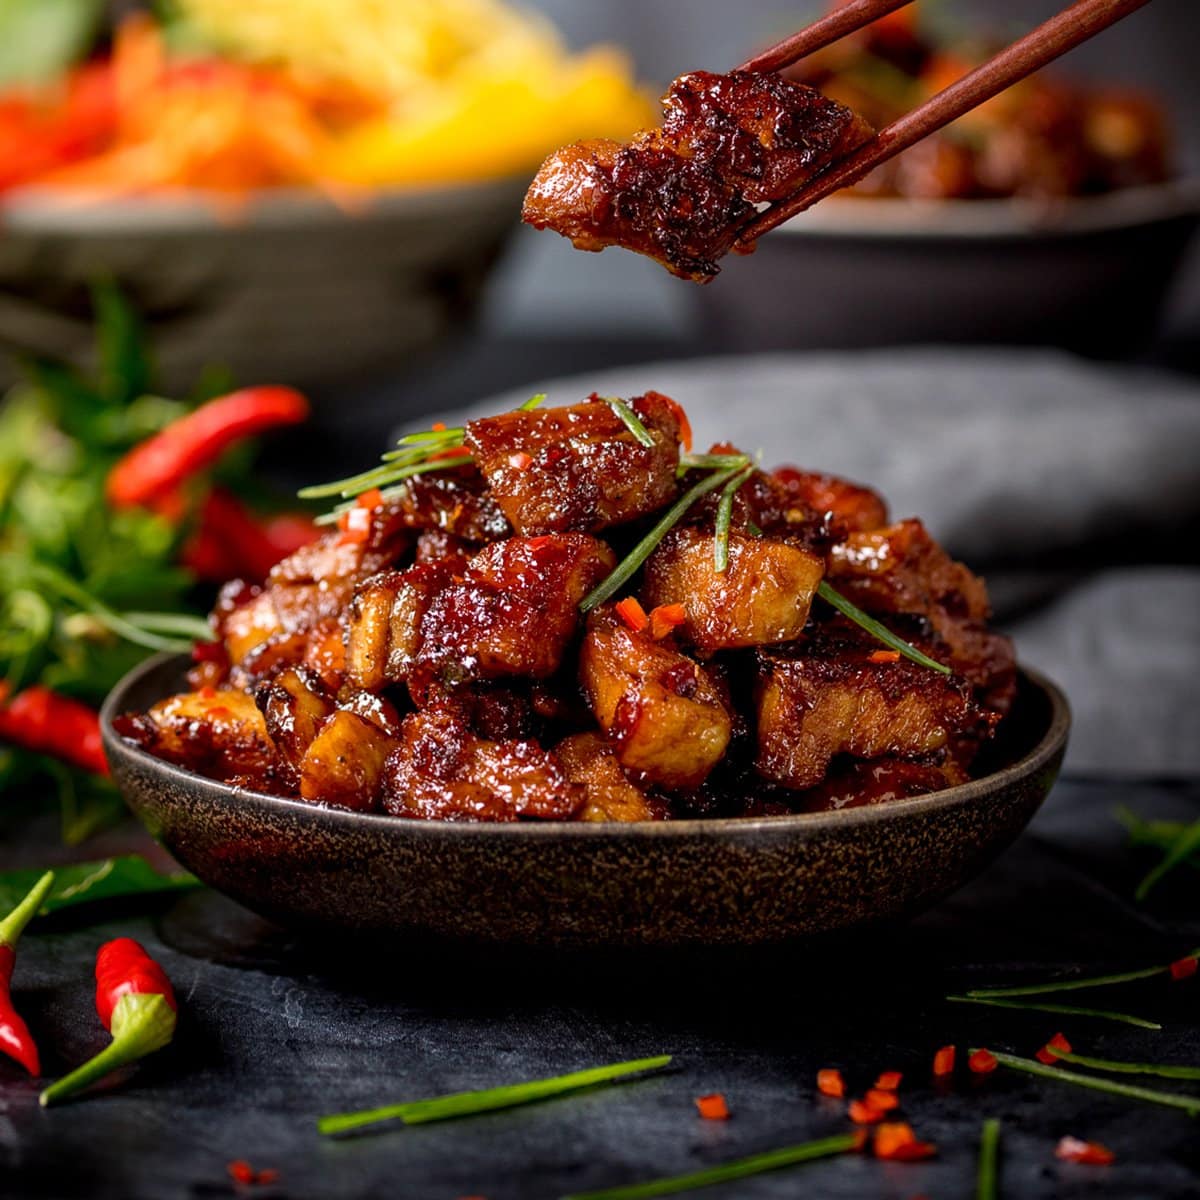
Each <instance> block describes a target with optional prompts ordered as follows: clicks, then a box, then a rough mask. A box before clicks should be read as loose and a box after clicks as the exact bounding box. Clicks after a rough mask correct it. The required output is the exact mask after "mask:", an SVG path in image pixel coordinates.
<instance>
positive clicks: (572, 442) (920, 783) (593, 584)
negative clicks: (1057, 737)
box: [115, 392, 1015, 821]
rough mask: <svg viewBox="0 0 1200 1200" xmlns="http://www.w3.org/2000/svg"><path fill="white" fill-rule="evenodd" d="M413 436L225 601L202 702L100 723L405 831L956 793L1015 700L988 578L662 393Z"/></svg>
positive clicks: (194, 674)
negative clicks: (740, 442) (308, 536)
mask: <svg viewBox="0 0 1200 1200" xmlns="http://www.w3.org/2000/svg"><path fill="white" fill-rule="evenodd" d="M541 399H542V398H541V397H535V399H534V400H533V401H531V402H530V403H529V404H527V405H524V406H522V407H521V408H520V409H517V410H515V411H511V412H506V413H501V414H499V415H496V416H491V417H486V418H482V419H479V420H474V421H471V422H469V423H467V424H466V425H465V426H463V427H456V428H446V427H444V426H442V425H436V426H434V428H433V429H431V430H429V431H428V432H425V433H418V434H412V435H409V436H408V437H406V438H404V439H402V440H401V442H400V444H399V445H398V447H397V448H396V449H395V450H393V451H391V452H390V453H388V454H387V455H385V456H384V459H383V462H382V463H381V465H380V466H378V467H376V468H374V469H372V470H370V471H367V472H364V473H363V474H361V475H359V476H356V477H354V478H352V479H348V480H341V481H339V482H337V483H333V484H329V485H324V486H322V487H318V488H313V489H309V494H311V495H324V496H341V497H343V498H344V500H343V502H342V503H340V504H339V505H338V507H337V508H336V509H335V510H334V512H333V513H331V514H330V516H329V518H328V522H329V524H330V525H332V528H330V529H329V530H328V532H327V533H325V535H324V536H323V537H321V538H320V539H319V540H318V541H316V542H315V543H313V544H312V545H310V546H307V547H305V548H304V549H302V550H300V551H298V552H297V553H295V554H293V555H292V556H291V557H288V558H285V559H284V560H283V561H281V562H280V563H278V564H277V565H276V566H275V568H274V569H273V570H272V571H271V573H270V575H269V577H268V578H267V580H266V582H265V583H264V584H262V585H261V586H260V585H253V584H249V583H247V582H244V581H241V580H233V581H231V582H229V583H228V584H227V585H226V586H225V588H224V589H223V591H222V593H221V595H220V598H219V600H218V603H217V605H216V608H215V610H214V612H213V613H212V616H211V624H212V629H213V632H214V640H213V642H212V643H211V644H207V645H201V646H199V647H197V650H196V653H195V661H194V663H193V666H192V669H191V671H190V674H189V682H190V685H191V689H192V690H190V691H188V692H185V693H182V694H180V695H175V696H172V697H169V698H167V699H165V700H162V701H161V702H159V703H156V704H154V705H153V706H152V707H151V708H150V709H149V711H147V712H141V713H129V714H126V715H124V716H122V717H120V718H118V719H117V721H116V723H115V728H116V729H117V731H118V732H119V733H120V735H121V736H122V737H124V738H125V739H127V740H128V741H130V742H131V743H133V744H136V745H138V746H141V747H143V748H144V749H145V750H147V751H149V752H150V753H151V754H154V755H156V756H158V757H160V758H162V759H165V760H167V761H169V762H172V763H176V764H178V765H181V766H183V767H185V768H188V769H190V770H192V771H195V772H198V773H200V774H202V775H205V776H208V777H210V778H213V779H218V780H221V781H224V782H228V783H231V784H234V785H236V786H239V787H243V788H246V789H250V790H254V791H259V792H267V793H272V794H275V795H279V796H286V797H293V798H296V797H298V798H300V799H301V800H304V801H308V802H311V803H314V804H323V805H333V806H338V807H343V808H348V809H354V810H359V811H367V812H379V811H382V812H386V813H390V814H393V815H395V816H401V817H419V818H428V819H441V820H456V821H463V820H467V821H514V820H520V819H541V820H546V819H551V820H563V821H568V820H570V821H576V820H583V821H605V820H612V821H640V820H656V819H664V818H671V817H682V816H742V815H764V814H765V815H771V814H784V813H791V812H799V811H814V810H816V811H819V810H828V809H837V808H842V807H845V806H848V805H863V804H874V803H880V802H883V801H887V800H891V799H896V798H903V797H909V796H914V795H920V794H922V793H926V792H931V791H935V790H938V789H940V788H944V787H947V786H951V785H954V784H958V783H961V782H963V781H965V780H967V779H968V778H970V774H971V769H972V764H973V763H974V762H975V761H976V759H977V757H978V755H979V752H980V750H981V748H982V747H983V746H984V745H985V744H986V743H987V742H988V741H989V739H991V738H992V737H993V735H994V734H995V731H996V728H997V725H998V724H999V723H1000V722H1001V720H1002V718H1003V717H1004V715H1005V713H1006V712H1007V711H1008V709H1009V707H1010V705H1011V702H1012V698H1013V694H1014V690H1015V663H1014V658H1013V653H1012V647H1011V644H1010V643H1009V641H1008V639H1007V638H1005V637H1003V636H1002V635H1000V634H998V633H996V632H994V631H992V630H990V629H989V628H988V626H987V617H988V612H989V610H988V598H987V592H986V589H985V587H984V584H983V582H982V580H980V579H979V578H978V577H977V576H975V575H974V574H972V573H971V571H969V570H968V569H967V568H966V567H965V566H964V565H962V564H961V563H957V562H955V561H953V560H952V559H951V558H950V557H949V556H948V555H947V554H946V552H945V551H944V550H943V549H942V548H941V547H940V546H939V545H938V544H937V543H936V542H935V541H934V540H933V538H932V537H931V536H930V535H929V533H928V531H927V530H926V529H925V527H924V525H923V524H922V523H921V522H920V521H919V520H916V519H909V520H902V521H899V522H895V523H890V522H889V516H888V512H887V508H886V505H885V503H884V501H883V500H882V498H881V497H880V496H879V495H878V494H876V493H875V492H874V491H872V490H871V489H870V488H867V487H863V486H860V485H857V484H853V483H850V482H848V481H846V480H842V479H837V478H834V477H831V476H828V475H822V474H818V473H814V472H810V471H802V470H798V469H796V468H793V467H784V468H780V469H778V470H775V471H764V470H761V469H760V468H759V467H758V466H757V465H756V463H755V462H754V460H753V459H752V458H751V457H749V456H748V455H745V454H743V453H741V452H740V451H739V450H737V449H736V448H735V447H734V446H732V445H727V444H722V445H717V446H714V447H712V449H711V450H710V451H709V452H708V453H704V454H697V453H692V452H691V446H690V443H691V433H690V428H689V425H688V421H687V417H686V415H685V413H684V411H683V409H682V408H681V407H680V406H679V405H678V404H676V403H675V402H674V401H673V400H671V399H669V398H668V397H666V396H664V395H661V394H659V393H657V392H647V393H646V394H645V395H642V396H639V397H637V398H635V399H632V400H630V401H629V402H628V403H626V402H625V401H622V400H618V399H616V398H611V397H599V396H595V395H593V396H592V397H590V398H589V399H588V400H586V401H585V402H583V403H581V404H575V405H571V406H568V407H559V408H542V407H540V400H541Z"/></svg>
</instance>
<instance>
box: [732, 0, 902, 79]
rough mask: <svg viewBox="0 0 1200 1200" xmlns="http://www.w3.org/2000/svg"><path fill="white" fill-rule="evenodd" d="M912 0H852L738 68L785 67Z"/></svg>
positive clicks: (770, 68) (771, 69)
mask: <svg viewBox="0 0 1200 1200" xmlns="http://www.w3.org/2000/svg"><path fill="white" fill-rule="evenodd" d="M911 3H912V0H850V2H849V3H848V4H843V5H842V6H841V7H840V8H835V9H834V10H833V11H832V12H830V13H826V14H825V16H823V17H822V18H821V19H820V20H819V21H814V22H813V23H812V24H811V25H809V26H807V27H806V28H804V29H801V30H800V32H799V33H793V34H792V35H791V37H787V38H784V39H783V41H782V42H776V43H775V45H774V46H769V47H767V49H766V50H764V51H762V53H761V54H756V55H755V56H754V57H753V58H749V59H747V60H746V61H745V62H744V63H742V65H741V66H740V67H738V68H736V69H737V70H739V71H764V72H765V71H782V70H783V68H784V67H790V66H791V65H792V63H794V62H797V61H798V60H799V59H802V58H803V57H804V56H805V55H806V54H812V53H813V51H814V50H820V49H822V48H823V47H825V46H831V45H832V44H833V43H834V42H836V41H840V40H841V39H842V38H844V37H845V36H846V35H847V34H848V33H854V32H856V31H857V30H859V29H862V28H863V26H864V25H870V23H871V22H872V21H877V20H878V19H879V18H880V17H886V16H887V14H888V13H890V12H895V11H896V9H898V8H903V7H904V6H905V5H906V4H911Z"/></svg>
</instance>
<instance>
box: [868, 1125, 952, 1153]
mask: <svg viewBox="0 0 1200 1200" xmlns="http://www.w3.org/2000/svg"><path fill="white" fill-rule="evenodd" d="M936 1153H937V1147H936V1146H935V1145H934V1144H933V1143H932V1142H922V1141H918V1140H917V1135H916V1134H915V1133H913V1131H912V1126H911V1125H908V1124H906V1123H905V1122H903V1121H888V1122H884V1124H882V1125H880V1126H879V1128H878V1129H877V1130H875V1157H876V1158H886V1159H889V1160H891V1161H893V1162H914V1161H916V1160H917V1159H922V1158H932V1157H933V1156H934V1155H935V1154H936Z"/></svg>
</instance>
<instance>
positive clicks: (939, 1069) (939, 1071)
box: [933, 1046, 955, 1079]
mask: <svg viewBox="0 0 1200 1200" xmlns="http://www.w3.org/2000/svg"><path fill="white" fill-rule="evenodd" d="M954 1059H955V1050H954V1047H953V1046H943V1047H942V1048H941V1049H940V1050H938V1052H937V1053H936V1054H935V1055H934V1056H933V1073H934V1075H936V1076H937V1077H938V1078H939V1079H942V1078H945V1076H947V1075H953V1074H954Z"/></svg>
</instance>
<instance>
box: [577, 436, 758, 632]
mask: <svg viewBox="0 0 1200 1200" xmlns="http://www.w3.org/2000/svg"><path fill="white" fill-rule="evenodd" d="M745 466H746V460H745V459H744V458H743V459H741V462H740V465H739V466H737V467H731V468H729V469H728V470H725V471H714V472H713V473H712V474H711V475H706V476H705V477H704V478H703V479H701V480H700V481H699V483H695V484H693V485H692V486H691V487H690V488H688V490H687V491H686V492H684V493H683V495H682V496H680V497H679V499H678V500H676V501H675V503H674V504H672V505H671V507H670V508H668V509H667V511H666V512H665V513H664V514H663V515H662V517H660V518H659V520H658V522H657V524H656V525H655V526H654V528H653V529H651V530H650V532H649V533H648V534H646V536H645V537H644V538H642V540H641V541H640V542H638V544H637V545H636V546H634V548H633V549H632V550H631V551H630V552H629V553H628V554H627V555H626V556H625V557H624V558H623V559H622V560H621V561H620V562H619V563H618V564H617V566H616V568H615V569H614V570H613V572H612V574H611V575H609V576H608V578H607V579H605V580H604V582H603V583H601V584H600V586H599V587H597V588H595V589H593V590H592V591H591V592H589V593H588V594H587V595H586V596H585V597H584V598H583V602H582V603H581V604H580V605H579V611H580V612H582V613H589V612H591V611H592V609H593V608H595V607H596V605H598V604H603V603H604V601H605V600H607V599H608V598H609V597H610V596H612V595H614V594H615V593H616V592H618V591H619V590H620V589H621V588H622V587H623V586H624V584H625V583H626V582H627V581H628V580H629V579H631V578H632V577H633V576H634V574H635V573H636V572H637V570H638V568H639V567H640V566H641V565H642V563H644V562H645V561H646V559H648V558H649V557H650V555H651V554H652V553H653V552H654V548H655V547H656V546H657V545H658V543H659V542H661V541H662V540H663V538H665V537H666V536H667V534H668V533H670V531H671V530H672V528H674V526H675V525H677V524H678V523H679V519H680V518H681V517H682V516H683V514H684V513H685V512H687V510H688V509H689V508H691V507H692V505H693V504H695V503H696V501H697V500H699V499H700V497H701V496H707V495H708V493H709V492H712V491H715V490H716V489H717V488H719V487H720V486H721V485H722V484H724V483H728V482H729V480H730V479H732V478H733V477H734V476H735V475H736V474H737V473H738V472H739V471H740V470H742V469H743V468H744V467H745Z"/></svg>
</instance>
